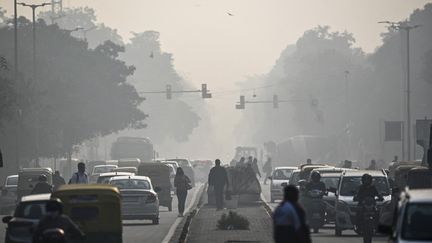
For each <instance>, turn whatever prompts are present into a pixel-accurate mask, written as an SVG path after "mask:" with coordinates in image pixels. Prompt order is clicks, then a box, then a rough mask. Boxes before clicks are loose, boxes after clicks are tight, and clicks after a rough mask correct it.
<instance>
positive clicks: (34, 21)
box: [18, 3, 51, 80]
mask: <svg viewBox="0 0 432 243" xmlns="http://www.w3.org/2000/svg"><path fill="white" fill-rule="evenodd" d="M18 4H19V5H22V6H24V7H30V8H31V9H32V16H33V25H32V28H33V79H34V80H36V9H37V8H39V7H44V6H47V5H51V3H41V4H26V3H18Z"/></svg>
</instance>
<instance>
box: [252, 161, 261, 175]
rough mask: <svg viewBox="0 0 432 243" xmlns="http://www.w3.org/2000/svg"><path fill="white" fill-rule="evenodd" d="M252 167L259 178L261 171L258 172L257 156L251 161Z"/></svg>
mask: <svg viewBox="0 0 432 243" xmlns="http://www.w3.org/2000/svg"><path fill="white" fill-rule="evenodd" d="M252 169H253V170H254V172H255V175H258V176H259V177H260V178H261V173H260V171H259V168H258V159H257V158H255V159H254V160H253V162H252Z"/></svg>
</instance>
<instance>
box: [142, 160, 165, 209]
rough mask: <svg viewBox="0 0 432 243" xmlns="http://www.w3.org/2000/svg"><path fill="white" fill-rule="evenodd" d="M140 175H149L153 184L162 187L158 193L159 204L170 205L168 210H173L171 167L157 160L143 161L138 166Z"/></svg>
mask: <svg viewBox="0 0 432 243" xmlns="http://www.w3.org/2000/svg"><path fill="white" fill-rule="evenodd" d="M138 175H140V176H148V177H149V178H150V179H151V181H152V184H153V186H154V187H159V188H160V189H161V190H160V191H159V192H158V193H157V194H158V197H159V205H161V206H164V207H168V210H169V211H172V197H171V181H170V169H169V168H168V166H167V165H165V164H163V163H156V162H150V163H141V164H140V166H139V167H138Z"/></svg>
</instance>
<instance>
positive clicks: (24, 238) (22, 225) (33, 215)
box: [3, 193, 51, 243]
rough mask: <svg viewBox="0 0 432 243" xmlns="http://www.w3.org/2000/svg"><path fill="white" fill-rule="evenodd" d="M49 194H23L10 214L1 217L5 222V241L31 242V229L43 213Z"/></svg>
mask: <svg viewBox="0 0 432 243" xmlns="http://www.w3.org/2000/svg"><path fill="white" fill-rule="evenodd" d="M50 198H51V194H50V193H46V194H37V195H29V196H23V197H22V198H21V201H20V202H19V203H18V206H17V207H16V209H15V211H14V214H13V215H12V216H5V217H3V223H5V224H7V228H6V237H5V241H4V242H5V243H31V242H32V237H33V234H32V231H31V230H32V229H33V228H34V227H36V225H37V224H38V223H39V221H40V219H41V218H42V217H43V216H44V215H45V205H46V203H47V202H48V201H49V200H50Z"/></svg>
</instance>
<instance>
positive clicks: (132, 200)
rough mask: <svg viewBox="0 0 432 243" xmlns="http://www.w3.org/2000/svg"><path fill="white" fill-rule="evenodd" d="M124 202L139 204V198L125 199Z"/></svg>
mask: <svg viewBox="0 0 432 243" xmlns="http://www.w3.org/2000/svg"><path fill="white" fill-rule="evenodd" d="M123 202H138V197H124V198H123Z"/></svg>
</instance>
